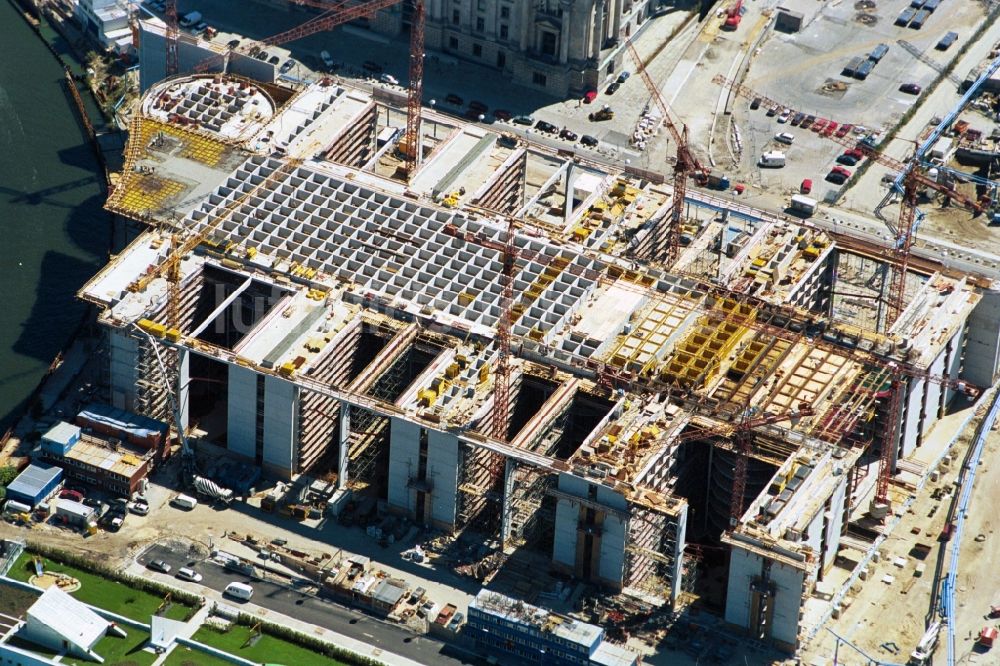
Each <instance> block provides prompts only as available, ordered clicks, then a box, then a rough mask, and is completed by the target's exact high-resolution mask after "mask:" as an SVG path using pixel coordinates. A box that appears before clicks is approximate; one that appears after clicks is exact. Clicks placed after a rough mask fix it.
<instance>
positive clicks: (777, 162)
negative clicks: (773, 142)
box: [757, 150, 785, 168]
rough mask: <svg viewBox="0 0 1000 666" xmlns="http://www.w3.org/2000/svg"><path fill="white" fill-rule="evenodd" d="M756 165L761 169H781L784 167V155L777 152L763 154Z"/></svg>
mask: <svg viewBox="0 0 1000 666" xmlns="http://www.w3.org/2000/svg"><path fill="white" fill-rule="evenodd" d="M757 164H759V165H760V166H762V167H774V168H778V167H783V166H785V154H784V153H782V152H779V151H777V150H774V151H771V152H769V153H764V154H763V155H761V156H760V161H759V162H757Z"/></svg>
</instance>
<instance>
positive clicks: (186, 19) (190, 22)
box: [178, 12, 202, 28]
mask: <svg viewBox="0 0 1000 666" xmlns="http://www.w3.org/2000/svg"><path fill="white" fill-rule="evenodd" d="M201 19H202V16H201V12H188V13H187V14H185V15H184V16H182V17H181V18H180V20H179V21H178V23H179V24H180V26H181V27H182V28H190V27H192V26H195V25H198V24H199V23H200V22H201Z"/></svg>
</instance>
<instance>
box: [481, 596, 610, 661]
mask: <svg viewBox="0 0 1000 666" xmlns="http://www.w3.org/2000/svg"><path fill="white" fill-rule="evenodd" d="M469 608H475V609H477V610H479V611H481V612H483V613H487V614H489V615H493V616H496V617H502V618H504V619H506V620H509V621H511V622H515V623H517V624H519V625H521V626H525V627H528V626H533V627H536V628H537V629H539V630H540V631H542V632H549V633H551V634H552V635H553V636H556V637H558V638H561V639H563V640H565V641H569V642H570V643H575V644H577V645H583V646H586V647H587V648H588V650H589V649H593V647H594V645H595V644H599V643H600V641H601V639H602V638H603V636H604V630H603V629H601V628H600V627H598V626H597V625H593V624H588V623H586V622H581V621H579V620H574V619H573V618H570V617H567V616H565V615H559V614H558V613H553V612H552V611H549V610H547V609H545V608H540V607H538V606H532V605H531V604H526V603H524V602H522V601H519V600H517V599H513V598H511V597H508V596H505V595H503V594H499V593H497V592H494V591H492V590H487V589H482V590H480V591H479V594H477V595H476V598H475V599H473V600H472V603H470V604H469Z"/></svg>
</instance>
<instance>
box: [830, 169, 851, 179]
mask: <svg viewBox="0 0 1000 666" xmlns="http://www.w3.org/2000/svg"><path fill="white" fill-rule="evenodd" d="M831 171H832V172H834V173H839V174H843V175H844V176H845V177H847V178H850V177H851V172H850V170H849V169H845V168H844V167H842V166H835V167H833V169H831Z"/></svg>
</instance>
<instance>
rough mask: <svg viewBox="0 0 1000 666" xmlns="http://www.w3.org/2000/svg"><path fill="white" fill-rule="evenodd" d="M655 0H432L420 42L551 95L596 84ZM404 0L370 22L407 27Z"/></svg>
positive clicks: (613, 69)
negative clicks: (493, 69) (638, 0)
mask: <svg viewBox="0 0 1000 666" xmlns="http://www.w3.org/2000/svg"><path fill="white" fill-rule="evenodd" d="M659 6H660V2H659V0H642V1H640V2H634V1H633V0H535V1H531V2H529V1H527V0H523V1H521V2H518V1H516V0H430V1H429V2H428V3H427V18H426V21H427V23H426V29H425V33H424V35H425V36H424V44H425V46H426V48H427V49H428V50H429V51H439V52H442V53H445V54H448V55H452V56H455V57H457V58H461V59H463V60H468V61H470V62H474V63H477V64H480V65H484V66H486V67H491V68H495V69H497V70H499V71H500V72H502V73H503V75H504V76H505V77H507V78H509V79H510V80H512V81H513V82H514V83H519V84H522V85H525V86H528V87H531V88H536V89H538V90H539V91H543V92H545V93H548V94H550V95H554V96H557V97H570V96H579V95H582V94H583V93H584V92H586V91H587V90H589V89H596V88H598V87H599V86H600V85H601V84H602V83H603V82H604V81H605V80H606V79H608V78H609V77H614V76H617V75H618V73H619V72H620V71H621V70H622V69H623V68H624V67H625V63H624V60H625V59H626V58H627V55H626V53H625V44H626V42H627V41H628V40H629V39H631V38H632V37H634V36H635V35H636V34H638V32H639V31H640V30H641V29H642V28H643V27H645V26H646V25H647V23H648V19H649V18H650V17H651V16H653V14H654V13H655V12H656V9H657V8H658V7H659ZM409 12H410V9H409V3H403V5H397V6H396V7H394V8H393V9H392V10H389V11H387V12H383V13H382V14H381V15H379V17H377V18H376V19H375V20H374V21H372V22H371V25H370V27H371V28H372V29H374V30H375V31H376V32H381V33H386V34H399V33H400V32H402V31H403V30H405V29H408V24H409V20H410V16H409Z"/></svg>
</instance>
